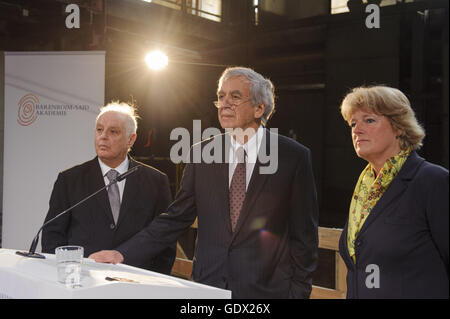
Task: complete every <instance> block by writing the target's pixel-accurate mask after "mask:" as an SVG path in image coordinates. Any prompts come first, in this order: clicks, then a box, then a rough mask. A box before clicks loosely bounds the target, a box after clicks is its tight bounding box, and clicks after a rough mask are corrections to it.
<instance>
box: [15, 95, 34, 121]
mask: <svg viewBox="0 0 450 319" xmlns="http://www.w3.org/2000/svg"><path fill="white" fill-rule="evenodd" d="M37 103H39V99H38V98H37V96H36V95H34V94H31V93H29V94H27V95H25V96H23V97H22V98H21V99H20V101H19V104H18V105H19V110H18V114H17V122H18V123H19V124H20V125H22V126H28V125H30V124H33V122H34V121H35V120H36V118H37V114H36V104H37Z"/></svg>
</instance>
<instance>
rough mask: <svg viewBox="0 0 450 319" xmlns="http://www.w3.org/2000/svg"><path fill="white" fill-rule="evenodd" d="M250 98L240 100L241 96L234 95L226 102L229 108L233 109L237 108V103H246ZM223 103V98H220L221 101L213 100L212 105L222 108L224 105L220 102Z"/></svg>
mask: <svg viewBox="0 0 450 319" xmlns="http://www.w3.org/2000/svg"><path fill="white" fill-rule="evenodd" d="M250 100H251V99H247V100H242V99H241V98H235V97H232V98H231V102H228V105H229V107H230V108H232V109H235V108H237V107H238V106H239V105H241V104H244V103H247V102H248V101H250ZM224 103H225V100H222V101H214V102H213V104H214V106H215V107H217V108H218V109H220V108H222V107H225V106H223V105H222V104H224Z"/></svg>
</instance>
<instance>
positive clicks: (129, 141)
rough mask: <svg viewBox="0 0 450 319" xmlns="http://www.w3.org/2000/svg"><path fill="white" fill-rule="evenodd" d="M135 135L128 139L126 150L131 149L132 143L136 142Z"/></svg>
mask: <svg viewBox="0 0 450 319" xmlns="http://www.w3.org/2000/svg"><path fill="white" fill-rule="evenodd" d="M136 137H137V135H136V133H133V134H131V135H130V137H129V138H128V148H132V147H133V145H134V142H136Z"/></svg>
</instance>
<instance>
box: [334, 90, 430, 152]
mask: <svg viewBox="0 0 450 319" xmlns="http://www.w3.org/2000/svg"><path fill="white" fill-rule="evenodd" d="M359 109H363V110H366V111H368V112H372V113H375V114H377V115H383V116H385V117H387V118H388V119H389V122H390V123H391V125H392V127H393V128H394V129H397V130H398V131H399V132H400V135H399V136H397V138H398V139H399V140H400V148H402V149H406V148H409V147H410V148H411V149H412V150H417V149H419V148H420V147H421V146H422V140H423V138H424V137H425V130H424V129H423V127H422V126H421V125H420V124H419V123H418V121H417V119H416V116H415V114H414V111H413V109H412V108H411V104H410V103H409V100H408V98H407V97H406V96H405V95H404V94H403V93H402V92H401V91H400V90H398V89H395V88H391V87H388V86H382V85H379V86H368V87H357V88H354V89H352V90H351V91H350V93H348V94H347V95H346V96H345V98H344V100H343V101H342V103H341V114H342V117H343V118H344V120H345V121H346V122H348V123H349V124H350V121H351V117H352V115H353V113H355V111H357V110H359Z"/></svg>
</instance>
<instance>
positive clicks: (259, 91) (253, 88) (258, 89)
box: [218, 67, 275, 126]
mask: <svg viewBox="0 0 450 319" xmlns="http://www.w3.org/2000/svg"><path fill="white" fill-rule="evenodd" d="M239 76H243V77H245V78H247V79H248V80H249V82H250V100H251V102H252V105H253V106H254V105H259V104H264V105H265V106H266V108H265V110H264V114H263V116H262V118H261V121H262V123H263V125H264V126H266V125H267V122H268V121H269V119H270V118H271V116H272V115H273V113H274V112H275V87H274V86H273V83H272V81H270V80H269V79H267V78H265V77H263V76H262V75H261V74H259V73H257V72H255V71H254V70H252V69H250V68H245V67H230V68H227V69H226V70H225V71H223V73H222V75H221V77H220V79H219V85H218V87H219V88H220V87H221V86H222V83H223V82H224V81H225V80H228V79H229V78H233V77H239Z"/></svg>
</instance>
